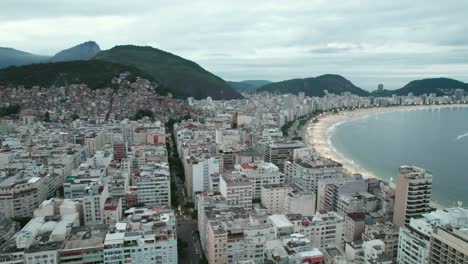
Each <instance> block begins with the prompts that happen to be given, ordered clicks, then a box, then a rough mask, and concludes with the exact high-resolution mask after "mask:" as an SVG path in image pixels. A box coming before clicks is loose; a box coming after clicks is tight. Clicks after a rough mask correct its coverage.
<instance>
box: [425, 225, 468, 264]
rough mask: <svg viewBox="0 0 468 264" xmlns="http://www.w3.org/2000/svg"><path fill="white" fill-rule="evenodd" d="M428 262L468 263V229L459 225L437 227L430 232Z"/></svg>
mask: <svg viewBox="0 0 468 264" xmlns="http://www.w3.org/2000/svg"><path fill="white" fill-rule="evenodd" d="M465 221H466V219H465ZM465 226H466V225H465ZM429 263H454V264H462V263H468V229H467V228H466V227H464V228H461V227H460V226H450V227H440V228H437V229H436V230H435V231H434V232H433V233H432V239H431V250H430V252H429Z"/></svg>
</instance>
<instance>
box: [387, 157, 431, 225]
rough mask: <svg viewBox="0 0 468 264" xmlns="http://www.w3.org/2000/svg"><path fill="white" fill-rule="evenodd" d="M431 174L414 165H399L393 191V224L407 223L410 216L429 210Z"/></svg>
mask: <svg viewBox="0 0 468 264" xmlns="http://www.w3.org/2000/svg"><path fill="white" fill-rule="evenodd" d="M431 191H432V174H431V173H430V172H427V171H426V170H425V169H422V168H418V167H415V166H401V167H400V168H399V169H398V179H397V184H396V192H395V206H394V212H393V224H394V225H395V226H396V227H401V226H404V225H408V224H409V222H410V219H411V218H412V217H415V216H418V215H420V214H422V213H427V212H429V211H430V206H429V203H430V201H431Z"/></svg>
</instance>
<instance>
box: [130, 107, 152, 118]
mask: <svg viewBox="0 0 468 264" xmlns="http://www.w3.org/2000/svg"><path fill="white" fill-rule="evenodd" d="M145 116H146V117H149V118H150V119H151V120H154V113H153V111H151V110H144V109H139V110H138V111H137V112H136V114H135V116H134V117H133V119H134V120H140V119H142V118H143V117H145Z"/></svg>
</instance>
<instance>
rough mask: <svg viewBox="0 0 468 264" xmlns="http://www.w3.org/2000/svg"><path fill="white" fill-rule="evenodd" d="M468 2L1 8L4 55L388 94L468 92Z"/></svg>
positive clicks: (174, 0)
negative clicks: (138, 54) (441, 87)
mask: <svg viewBox="0 0 468 264" xmlns="http://www.w3.org/2000/svg"><path fill="white" fill-rule="evenodd" d="M467 12H468V0H444V1H440V0H424V1H423V0H380V1H377V0H361V1H358V0H342V1H332V0H304V1H302V0H288V1H281V0H270V1H262V0H248V1H244V0H235V1H228V0H207V1H204V0H196V1H195V0H192V1H182V0H146V1H143V0H132V1H128V0H127V1H122V0H113V1H107V0H106V1H99V0H80V1H68V0H55V1H54V0H41V1H36V0H29V1H26V0H0V32H1V38H0V46H3V47H14V48H16V49H20V50H24V51H27V52H31V53H37V54H44V55H50V54H54V53H56V52H58V51H60V50H62V49H65V48H68V47H71V46H73V45H76V44H79V43H81V42H84V41H87V40H94V41H96V42H97V43H98V44H99V45H100V46H101V48H102V49H109V48H112V47H113V46H115V45H118V44H135V45H150V46H153V47H155V48H160V49H163V50H166V51H169V52H172V53H176V54H178V55H180V56H183V57H185V58H188V59H191V60H194V61H196V62H197V63H199V64H200V65H201V66H203V67H205V68H206V69H207V70H209V71H212V72H213V73H215V74H217V75H219V76H220V77H222V78H224V79H226V80H244V79H267V80H272V81H279V80H283V79H290V78H301V77H310V76H317V75H321V74H325V73H336V74H341V75H343V76H345V77H346V78H348V79H350V80H351V81H353V82H354V83H355V84H356V85H358V86H360V87H362V88H365V89H368V90H373V89H375V87H376V86H377V84H378V83H383V84H385V87H386V88H388V89H395V88H399V87H401V86H403V85H404V84H405V83H407V82H408V81H410V80H414V79H420V78H427V77H440V76H445V77H451V78H456V79H459V80H462V81H465V82H468V19H467V14H468V13H467Z"/></svg>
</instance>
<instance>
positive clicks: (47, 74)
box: [0, 60, 153, 89]
mask: <svg viewBox="0 0 468 264" xmlns="http://www.w3.org/2000/svg"><path fill="white" fill-rule="evenodd" d="M125 71H128V72H130V78H131V79H130V80H132V79H135V77H136V76H139V77H142V78H146V79H149V80H153V78H152V77H151V76H149V75H148V74H146V73H145V72H143V71H142V70H140V69H138V68H136V67H134V66H130V65H121V64H117V63H112V62H107V61H100V60H89V61H69V62H55V63H41V64H31V65H25V66H19V67H17V66H11V67H8V68H5V69H0V85H3V86H8V85H24V86H25V87H26V88H30V87H32V86H35V85H38V86H42V87H49V86H52V85H55V86H63V85H66V84H72V83H73V84H79V83H85V84H87V85H88V87H90V88H92V89H98V88H106V87H112V86H113V85H112V83H111V81H112V78H114V77H117V76H118V75H119V73H122V72H125Z"/></svg>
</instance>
